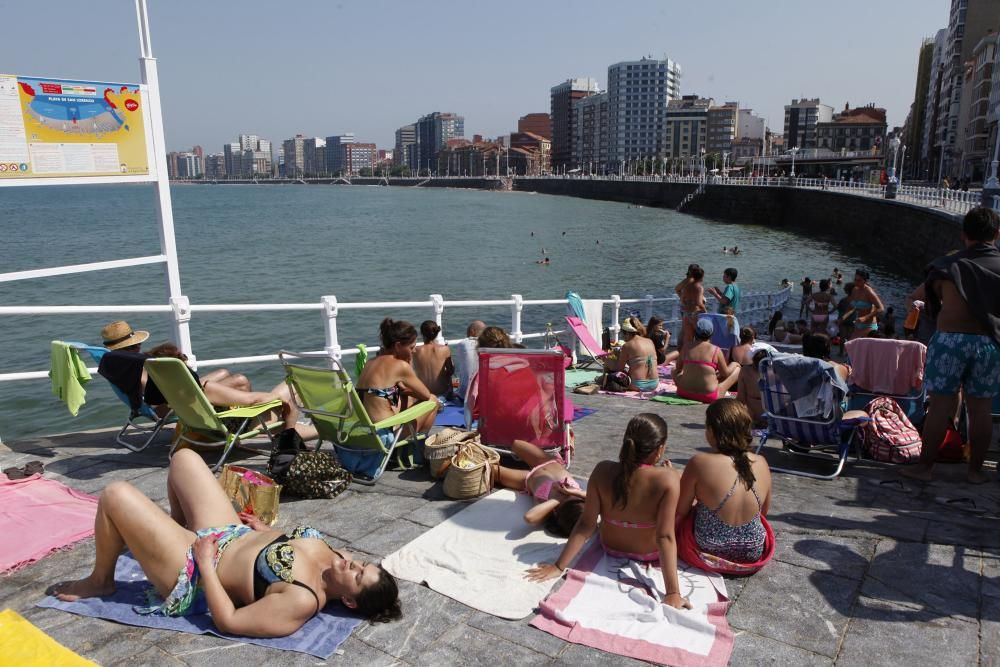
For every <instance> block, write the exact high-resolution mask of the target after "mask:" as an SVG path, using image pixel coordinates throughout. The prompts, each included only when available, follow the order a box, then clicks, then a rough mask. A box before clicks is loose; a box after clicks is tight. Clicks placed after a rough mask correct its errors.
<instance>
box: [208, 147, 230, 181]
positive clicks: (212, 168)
mask: <svg viewBox="0 0 1000 667" xmlns="http://www.w3.org/2000/svg"><path fill="white" fill-rule="evenodd" d="M225 177H226V155H225V153H211V154H209V155H206V156H205V178H207V179H210V180H215V179H221V178H225Z"/></svg>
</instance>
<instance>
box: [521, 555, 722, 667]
mask: <svg viewBox="0 0 1000 667" xmlns="http://www.w3.org/2000/svg"><path fill="white" fill-rule="evenodd" d="M677 574H678V577H679V580H680V585H681V594H682V595H683V596H684V597H686V598H688V600H690V601H691V604H692V606H693V609H690V610H680V609H673V608H672V607H669V606H667V605H665V604H662V603H660V602H658V600H659V599H661V596H662V594H663V592H664V588H663V576H662V574H661V573H660V570H659V568H657V567H653V566H647V565H645V564H642V563H638V562H636V561H630V560H628V559H624V558H615V557H612V556H608V555H607V554H605V553H604V549H603V548H602V547H601V546H600V545H599V544H596V543H595V544H594V545H592V546H591V548H590V549H589V550H587V551H586V552H585V553H584V555H583V556H582V557H581V558H580V560H579V561H578V563H577V564H576V566H575V567H574V568H573V569H571V570H569V572H568V573H567V575H566V581H565V582H564V583H563V585H562V587H561V588H560V589H559V590H558V591H556V592H555V593H553V594H551V595H549V596H548V597H547V598H546V599H545V600H544V601H543V602H542V604H541V608H540V612H541V613H539V615H538V616H536V617H535V618H534V619H532V621H531V625H533V626H535V627H536V628H538V629H540V630H544V631H545V632H548V633H549V634H552V635H555V636H556V637H559V638H561V639H564V640H566V641H568V642H573V643H574V644H583V645H585V646H592V647H594V648H597V649H600V650H602V651H608V652H609V653H616V654H618V655H624V656H628V657H630V658H636V659H638V660H647V661H649V662H655V663H660V664H669V665H681V666H682V667H685V666H688V665H691V666H694V665H699V666H700V665H709V666H718V667H724V665H726V664H727V663H728V662H729V656H730V655H731V654H732V651H733V633H732V631H731V630H730V629H729V623H728V622H727V621H726V608H727V606H728V597H727V595H726V583H725V581H723V579H722V577H720V576H719V575H716V574H706V573H705V572H701V571H699V570H697V569H694V568H691V567H689V566H687V565H686V564H685V563H683V562H680V561H678V563H677ZM654 589H655V590H656V591H657V592H656V593H655V595H656V596H657V597H656V599H653V597H652V595H651V592H652V591H653V590H654Z"/></svg>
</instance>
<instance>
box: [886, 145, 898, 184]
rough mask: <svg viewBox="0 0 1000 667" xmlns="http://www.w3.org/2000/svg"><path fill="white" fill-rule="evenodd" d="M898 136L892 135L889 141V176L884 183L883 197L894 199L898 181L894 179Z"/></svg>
mask: <svg viewBox="0 0 1000 667" xmlns="http://www.w3.org/2000/svg"><path fill="white" fill-rule="evenodd" d="M899 145H900V141H899V137H893V138H892V140H891V141H890V142H889V147H890V148H891V149H892V162H891V163H889V178H888V180H887V181H886V184H885V198H886V199H895V198H896V191H897V190H898V189H899V181H897V180H896V155H897V153H898V152H899Z"/></svg>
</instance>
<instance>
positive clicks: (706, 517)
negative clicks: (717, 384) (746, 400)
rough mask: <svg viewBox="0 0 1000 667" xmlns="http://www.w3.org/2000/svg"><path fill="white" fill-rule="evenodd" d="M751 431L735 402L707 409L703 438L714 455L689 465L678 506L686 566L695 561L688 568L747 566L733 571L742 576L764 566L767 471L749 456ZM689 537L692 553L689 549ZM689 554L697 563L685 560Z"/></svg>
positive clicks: (759, 460)
mask: <svg viewBox="0 0 1000 667" xmlns="http://www.w3.org/2000/svg"><path fill="white" fill-rule="evenodd" d="M750 428H751V420H750V413H749V412H748V411H747V409H746V406H744V405H743V404H742V403H740V402H739V401H736V400H734V399H729V398H726V399H721V400H718V401H716V402H715V403H713V404H711V405H710V406H708V410H707V411H706V413H705V439H706V440H707V441H708V444H709V445H711V447H712V450H713V451H712V452H711V453H704V454H696V455H695V456H694V457H692V458H691V460H690V461H688V464H687V466H686V467H685V468H684V475H683V476H682V477H681V494H680V500H679V501H678V506H677V518H678V532H679V535H678V540H679V542H680V543H681V553H682V554H683V555H684V559H685V560H686V561H689V562H690V561H691V560H695V561H696V562H691V563H690V564H691V565H696V566H699V567H701V566H702V564H703V563H702V562H699V561H704V562H705V563H708V564H709V565H710V566H711V565H719V564H722V566H723V567H730V568H739V567H740V566H748V571H746V572H734V573H743V574H749V573H750V572H752V571H756V569H759V567H761V566H762V565H763V564H762V563H761V560H762V558H763V557H764V556H765V555H766V554H765V546H766V542H767V536H768V529H767V522H766V519H764V515H766V514H767V511H768V508H769V507H770V504H771V471H770V469H769V468H768V466H767V461H765V460H764V458H763V457H762V456H756V455H754V454H750V453H749V450H750V443H751V434H750ZM689 513H693V521H691V518H690V517H688V514H689ZM688 530H690V533H688ZM692 538H693V541H694V543H695V544H694V545H691V546H696V547H697V548H696V549H688V548H687V546H688V542H689V541H690V540H691V539H692ZM693 551H696V552H698V554H699V558H694V559H692V558H690V557H689V553H691V552H693ZM749 566H752V567H749Z"/></svg>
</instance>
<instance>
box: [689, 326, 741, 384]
mask: <svg viewBox="0 0 1000 667" xmlns="http://www.w3.org/2000/svg"><path fill="white" fill-rule="evenodd" d="M713 333H715V327H714V326H713V325H712V320H709V319H702V320H698V323H697V324H696V325H695V329H694V339H693V340H689V341H687V342H686V343H684V347H683V349H682V350H681V356H680V358H679V359H678V360H677V364H676V365H675V366H674V375H673V376H674V382H676V383H677V395H678V396H680V397H682V398H687V399H690V400H692V401H701V402H702V403H712V402H714V401H715V400H716V399H717V398H719V397H720V396H725V395H726V392H728V391H729V390H730V389H731V388H732V387H735V386H736V382H737V381H738V380H739V379H740V365H739V364H738V363H736V362H733V363H727V362H726V357H725V355H724V354H722V350H720V349H719V348H718V347H716V346H715V345H712V343H711V342H709V341H711V339H712V334H713Z"/></svg>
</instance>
